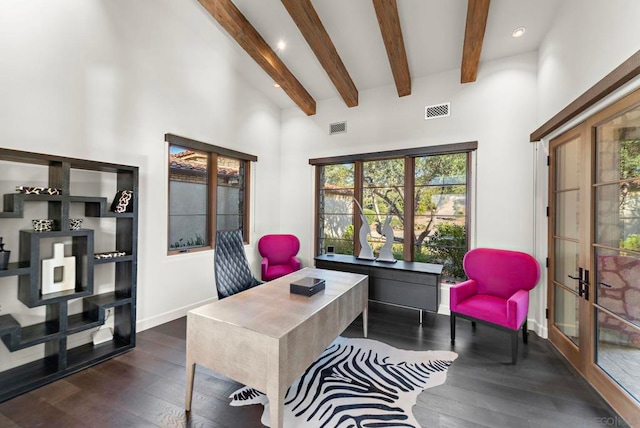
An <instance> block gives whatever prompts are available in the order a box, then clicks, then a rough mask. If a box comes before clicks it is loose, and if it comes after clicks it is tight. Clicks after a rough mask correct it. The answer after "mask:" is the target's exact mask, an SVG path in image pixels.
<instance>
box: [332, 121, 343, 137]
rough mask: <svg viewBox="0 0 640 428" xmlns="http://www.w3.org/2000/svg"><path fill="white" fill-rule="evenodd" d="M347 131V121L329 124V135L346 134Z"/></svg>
mask: <svg viewBox="0 0 640 428" xmlns="http://www.w3.org/2000/svg"><path fill="white" fill-rule="evenodd" d="M345 132H347V122H336V123H330V124H329V135H333V134H344V133H345Z"/></svg>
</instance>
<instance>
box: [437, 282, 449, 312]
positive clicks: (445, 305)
mask: <svg viewBox="0 0 640 428" xmlns="http://www.w3.org/2000/svg"><path fill="white" fill-rule="evenodd" d="M450 288H451V284H446V283H443V282H441V283H440V306H438V313H439V314H441V315H451V311H449V289H450Z"/></svg>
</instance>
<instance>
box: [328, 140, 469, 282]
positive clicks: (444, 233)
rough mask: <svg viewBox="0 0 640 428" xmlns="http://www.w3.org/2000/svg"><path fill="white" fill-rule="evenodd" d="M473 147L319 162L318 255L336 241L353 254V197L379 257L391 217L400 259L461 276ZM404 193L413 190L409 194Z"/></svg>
mask: <svg viewBox="0 0 640 428" xmlns="http://www.w3.org/2000/svg"><path fill="white" fill-rule="evenodd" d="M454 146H455V145H454ZM470 147H471V148H470V149H469V150H460V152H457V153H437V154H428V155H424V156H402V157H395V158H389V159H374V160H367V159H366V158H367V155H362V157H363V160H355V161H353V162H352V163H334V164H331V163H327V164H324V165H318V170H319V171H318V179H319V180H318V183H319V187H318V226H319V227H318V244H319V245H318V252H319V253H323V252H325V250H326V246H327V245H333V246H334V247H335V251H336V253H338V254H354V247H355V246H356V245H357V242H356V241H357V236H358V234H357V233H355V234H354V230H353V229H354V215H353V213H354V203H353V198H354V197H355V198H357V199H358V200H359V202H360V204H361V205H362V208H363V211H364V214H365V215H366V217H367V221H368V223H369V226H370V228H371V230H370V234H369V236H368V242H369V244H370V245H371V247H372V249H373V250H374V255H376V256H377V253H378V251H379V250H380V248H381V247H382V245H383V244H384V242H385V237H384V235H383V233H382V228H383V226H384V224H385V222H387V221H388V222H389V224H390V226H391V227H392V229H393V235H394V238H393V239H394V242H393V245H392V252H393V255H394V257H395V258H396V259H398V260H409V261H420V262H426V263H438V264H442V265H443V266H444V268H443V276H444V278H445V280H452V281H453V280H459V279H463V278H464V277H465V273H464V270H463V268H462V259H463V257H464V255H465V253H466V252H467V250H468V239H467V231H468V216H467V212H468V209H469V198H468V182H469V163H470V151H471V150H473V149H475V147H476V145H475V144H474V145H473V146H470ZM454 148H455V147H454ZM426 151H429V150H426ZM381 155H383V154H381ZM352 157H353V156H352ZM358 168H360V169H361V174H360V175H361V177H362V178H361V179H360V180H358V179H357V178H356V177H357V175H358V174H357V173H356V170H357V169H358ZM407 177H409V182H407ZM407 192H409V194H410V195H412V197H411V198H409V199H407V198H406V194H407ZM360 195H361V196H360ZM407 203H408V204H409V205H408V206H407ZM356 209H357V208H356ZM406 243H410V244H409V245H410V247H409V248H406V247H405V244H406ZM407 254H410V257H407Z"/></svg>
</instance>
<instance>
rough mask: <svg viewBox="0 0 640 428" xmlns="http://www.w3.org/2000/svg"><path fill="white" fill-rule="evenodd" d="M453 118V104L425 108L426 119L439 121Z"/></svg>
mask: <svg viewBox="0 0 640 428" xmlns="http://www.w3.org/2000/svg"><path fill="white" fill-rule="evenodd" d="M447 116H451V103H444V104H436V105H433V106H426V107H425V108H424V119H425V120H429V119H437V118H439V117H447Z"/></svg>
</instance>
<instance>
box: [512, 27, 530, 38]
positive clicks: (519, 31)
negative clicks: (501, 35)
mask: <svg viewBox="0 0 640 428" xmlns="http://www.w3.org/2000/svg"><path fill="white" fill-rule="evenodd" d="M526 31H527V29H526V28H524V27H518V28H516V29H515V30H513V32H512V33H511V35H512V36H513V37H521V36H522V35H523V34H524V33H526Z"/></svg>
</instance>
